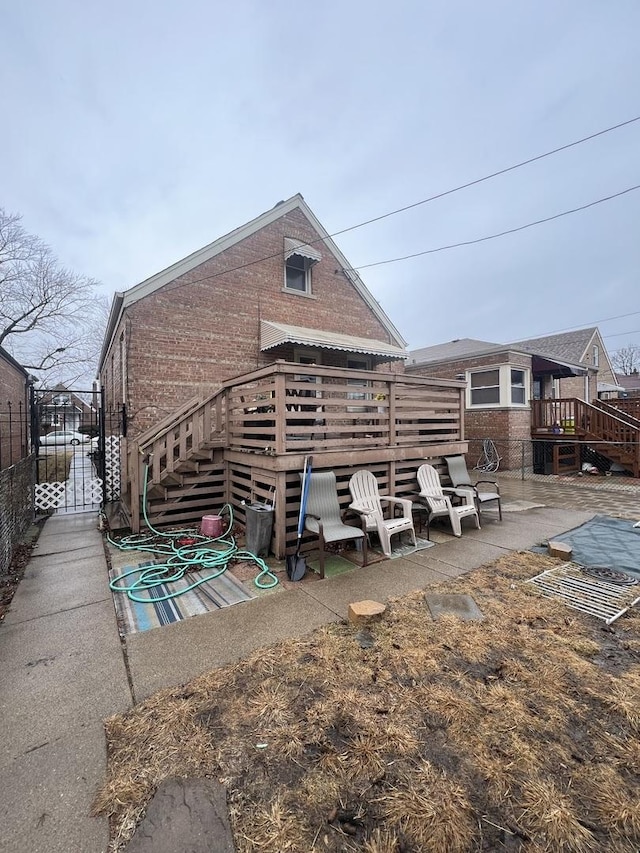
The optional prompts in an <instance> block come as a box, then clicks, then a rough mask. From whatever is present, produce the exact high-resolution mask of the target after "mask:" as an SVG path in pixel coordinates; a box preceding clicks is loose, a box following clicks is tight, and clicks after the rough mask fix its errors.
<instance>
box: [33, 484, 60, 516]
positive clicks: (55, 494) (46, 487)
mask: <svg viewBox="0 0 640 853" xmlns="http://www.w3.org/2000/svg"><path fill="white" fill-rule="evenodd" d="M66 490H67V487H66V485H65V483H36V488H35V502H36V509H42V510H48V509H57V508H58V507H59V506H63V505H64V496H65V492H66Z"/></svg>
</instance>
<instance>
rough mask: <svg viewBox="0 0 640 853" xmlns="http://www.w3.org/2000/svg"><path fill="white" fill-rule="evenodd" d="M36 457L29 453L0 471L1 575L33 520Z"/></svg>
mask: <svg viewBox="0 0 640 853" xmlns="http://www.w3.org/2000/svg"><path fill="white" fill-rule="evenodd" d="M34 465H35V462H34V458H33V456H27V457H26V458H25V459H22V460H21V461H20V462H17V463H16V464H15V465H12V466H11V467H9V468H5V469H4V470H2V471H0V510H1V511H0V576H1V575H3V574H5V573H6V571H7V569H8V568H9V564H10V562H11V554H12V550H13V546H14V545H15V543H16V542H17V541H19V539H20V538H21V536H22V535H23V534H24V532H25V531H26V529H27V528H28V527H29V525H30V524H31V522H32V520H33V483H34V476H35V471H34Z"/></svg>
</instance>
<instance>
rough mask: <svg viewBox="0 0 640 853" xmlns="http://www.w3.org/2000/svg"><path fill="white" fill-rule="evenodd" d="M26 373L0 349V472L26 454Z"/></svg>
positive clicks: (27, 439)
mask: <svg viewBox="0 0 640 853" xmlns="http://www.w3.org/2000/svg"><path fill="white" fill-rule="evenodd" d="M27 404H28V397H27V373H26V371H24V370H23V369H22V368H21V367H20V366H19V365H17V364H16V363H15V362H14V361H13V359H12V358H11V357H10V356H9V355H8V354H5V353H4V350H2V349H0V470H2V469H3V468H8V467H9V466H10V465H13V464H14V462H18V461H19V460H20V459H24V457H25V456H27V454H28V453H29V444H28V442H29V434H28V427H27V411H28V405H27Z"/></svg>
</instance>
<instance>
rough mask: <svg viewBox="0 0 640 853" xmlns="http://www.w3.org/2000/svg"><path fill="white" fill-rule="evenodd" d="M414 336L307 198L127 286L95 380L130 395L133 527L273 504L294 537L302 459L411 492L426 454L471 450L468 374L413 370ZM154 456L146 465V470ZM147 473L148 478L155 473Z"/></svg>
mask: <svg viewBox="0 0 640 853" xmlns="http://www.w3.org/2000/svg"><path fill="white" fill-rule="evenodd" d="M406 358H407V352H406V350H405V341H404V340H403V338H402V336H401V335H400V333H399V332H398V330H397V329H396V328H395V326H394V325H393V323H392V322H391V320H390V319H389V317H388V316H387V315H386V314H385V312H384V311H383V310H382V308H381V307H380V305H379V304H378V302H377V301H376V300H375V299H374V298H373V296H372V295H371V294H370V293H369V291H368V290H367V288H366V287H365V285H364V283H363V282H362V280H361V279H360V277H359V275H358V274H357V273H356V272H355V271H354V270H353V269H352V268H351V265H350V264H349V262H348V261H347V259H346V258H345V257H344V255H343V254H342V252H341V251H340V249H339V248H338V247H337V246H336V244H335V243H334V242H333V240H332V239H331V237H330V236H329V234H328V233H327V231H326V230H325V229H324V228H323V226H322V225H321V224H320V222H319V221H318V220H317V218H316V217H315V215H314V213H313V212H312V211H311V209H310V208H309V206H308V205H307V204H306V202H305V201H304V199H303V198H302V196H300V195H296V196H293V197H292V198H290V199H289V200H288V201H284V202H280V203H279V204H277V205H276V206H275V207H274V208H272V209H271V210H268V211H267V212H266V213H263V214H262V215H260V216H258V217H257V218H256V219H254V220H252V221H251V222H249V223H247V224H246V225H243V226H241V227H240V228H237V229H236V230H235V231H232V232H231V233H229V234H227V235H226V236H224V237H221V238H220V239H218V240H216V241H214V242H213V243H211V244H209V245H208V246H205V247H204V248H203V249H200V250H198V251H197V252H194V253H193V254H192V255H189V257H187V258H185V259H183V260H181V261H178V262H177V263H175V264H173V266H171V267H169V268H168V269H166V270H164V271H162V272H160V273H157V274H156V275H154V276H152V277H151V278H149V279H147V280H146V281H143V282H142V283H141V284H138V285H136V286H135V287H132V288H131V289H130V290H127V291H125V292H123V293H117V294H116V296H115V298H114V301H113V305H112V309H111V314H110V318H109V322H108V327H107V332H106V336H105V340H104V345H103V348H102V353H101V358H100V367H99V378H100V382H101V386H102V390H103V393H104V395H105V398H106V408H107V409H108V410H109V409H113V410H117V409H118V408H119V407H121V406H123V405H124V406H125V407H126V421H127V435H126V441H125V442H124V443H123V448H124V453H123V466H122V490H121V501H122V507H123V511H124V513H125V517H126V519H127V521H128V523H129V524H130V526H131V527H132V529H134V530H137V529H139V527H140V524H141V505H142V495H143V493H144V494H146V496H147V504H146V507H147V510H148V517H149V518H150V520H151V521H152V523H155V524H171V523H176V524H177V523H185V522H187V521H189V522H197V521H199V519H200V518H201V517H202V515H203V514H205V513H207V512H211V511H212V510H215V509H216V508H219V507H221V506H222V505H223V504H225V503H230V504H232V506H233V510H234V517H235V519H236V520H238V521H239V522H240V523H243V522H244V520H245V504H246V503H250V502H252V501H254V500H261V501H274V502H275V518H274V540H273V546H272V547H273V550H274V552H275V553H276V554H277V555H278V556H283V555H284V554H285V552H286V551H289V552H290V551H291V549H292V548H293V547H295V541H296V527H297V512H298V505H297V503H296V502H297V501H299V495H300V480H299V473H300V471H301V470H302V467H303V463H304V459H305V455H307V454H313V468H314V470H315V471H319V470H323V469H324V470H328V469H330V470H333V471H334V472H335V473H336V477H337V481H338V489H339V498H340V501H341V504H342V506H343V508H346V507H347V506H348V504H349V503H350V502H351V499H350V496H349V493H348V479H349V476H350V475H351V473H352V472H353V469H354V466H357V467H366V468H368V469H369V470H372V471H374V473H375V475H376V477H377V478H378V480H379V482H380V485H381V487H383V488H384V489H385V491H389V492H391V493H396V494H398V493H401V494H406V495H410V494H415V491H416V489H417V481H416V472H417V469H418V467H419V465H420V464H421V463H422V462H424V460H425V459H430V460H431V461H432V462H433V463H434V464H442V456H443V455H445V454H448V453H460V452H465V450H466V449H467V445H466V442H465V441H464V436H463V434H462V428H463V421H462V411H461V410H462V390H463V384H462V383H461V382H459V381H457V380H455V379H454V380H440V379H437V380H433V379H424V378H421V377H406V376H405V374H404V364H403V362H404V360H405V359H406ZM147 463H148V467H147ZM147 475H148V479H147Z"/></svg>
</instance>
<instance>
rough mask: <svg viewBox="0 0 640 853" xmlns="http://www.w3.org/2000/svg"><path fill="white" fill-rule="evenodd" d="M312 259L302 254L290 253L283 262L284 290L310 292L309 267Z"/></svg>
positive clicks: (312, 262) (311, 264)
mask: <svg viewBox="0 0 640 853" xmlns="http://www.w3.org/2000/svg"><path fill="white" fill-rule="evenodd" d="M313 264H314V261H312V260H311V258H305V257H303V256H302V255H296V254H293V255H290V256H289V257H288V258H287V260H286V263H285V275H284V286H285V289H286V290H295V291H297V292H298V293H311V267H312V266H313Z"/></svg>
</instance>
